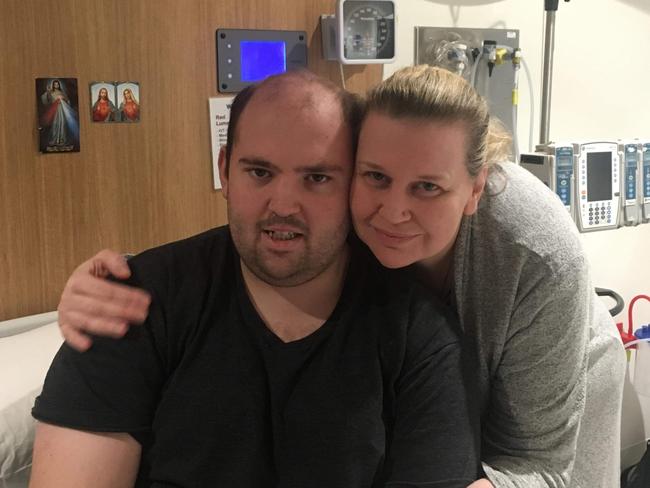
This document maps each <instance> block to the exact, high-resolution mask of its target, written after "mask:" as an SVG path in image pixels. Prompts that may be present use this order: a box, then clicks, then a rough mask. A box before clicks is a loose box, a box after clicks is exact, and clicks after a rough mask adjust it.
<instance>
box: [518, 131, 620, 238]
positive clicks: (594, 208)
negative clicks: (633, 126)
mask: <svg viewBox="0 0 650 488" xmlns="http://www.w3.org/2000/svg"><path fill="white" fill-rule="evenodd" d="M620 161H621V160H620V156H619V145H618V144H617V143H616V142H587V143H551V144H546V145H543V146H538V147H537V152H535V153H532V154H522V155H521V158H520V164H521V166H522V167H524V168H526V169H527V170H529V171H530V172H531V173H533V174H534V175H535V176H537V177H538V178H539V179H541V180H542V181H543V182H544V183H545V184H546V185H547V186H548V187H549V188H550V189H551V190H553V191H554V192H555V193H556V194H557V196H558V197H559V198H560V200H561V201H562V203H563V205H564V207H565V208H566V209H567V211H568V212H569V214H570V215H571V216H572V217H573V219H574V220H575V222H576V224H577V226H578V229H579V230H580V231H581V232H590V231H595V230H607V229H615V228H617V227H619V225H620V219H619V215H620V208H621V162H620Z"/></svg>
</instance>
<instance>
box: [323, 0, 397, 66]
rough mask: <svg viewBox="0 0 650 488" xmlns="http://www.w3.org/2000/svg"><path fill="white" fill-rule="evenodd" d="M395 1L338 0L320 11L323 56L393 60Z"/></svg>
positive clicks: (352, 60)
mask: <svg viewBox="0 0 650 488" xmlns="http://www.w3.org/2000/svg"><path fill="white" fill-rule="evenodd" d="M395 3H396V2H395V1H394V0H338V2H337V7H336V15H321V32H322V41H323V57H324V58H325V59H327V60H329V61H339V62H341V63H343V64H373V63H392V62H393V61H395V37H396V36H395V19H396V16H395Z"/></svg>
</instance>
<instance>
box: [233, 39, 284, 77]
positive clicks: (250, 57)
mask: <svg viewBox="0 0 650 488" xmlns="http://www.w3.org/2000/svg"><path fill="white" fill-rule="evenodd" d="M240 50H241V81H251V82H252V81H260V80H263V79H264V78H266V77H267V76H271V75H275V74H278V73H284V72H285V71H286V70H287V46H286V44H285V43H284V42H283V41H241V43H240Z"/></svg>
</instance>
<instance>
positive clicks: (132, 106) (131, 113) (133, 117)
mask: <svg viewBox="0 0 650 488" xmlns="http://www.w3.org/2000/svg"><path fill="white" fill-rule="evenodd" d="M119 110H120V119H121V120H122V122H137V121H138V120H140V105H139V104H138V101H137V100H136V99H135V97H134V96H133V92H132V91H131V89H130V88H125V89H124V92H122V103H120V109H119Z"/></svg>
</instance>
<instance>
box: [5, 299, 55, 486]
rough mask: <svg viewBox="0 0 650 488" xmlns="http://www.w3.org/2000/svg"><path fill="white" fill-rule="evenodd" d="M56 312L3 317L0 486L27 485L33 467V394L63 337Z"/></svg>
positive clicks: (37, 393)
mask: <svg viewBox="0 0 650 488" xmlns="http://www.w3.org/2000/svg"><path fill="white" fill-rule="evenodd" d="M56 320H57V313H56V312H48V313H43V314H39V315H32V316H29V317H21V318H18V319H13V320H6V321H3V322H0V488H26V487H27V484H28V481H29V474H30V472H31V466H32V445H33V443H34V427H35V422H34V419H33V418H32V416H31V409H32V406H33V405H34V399H35V398H36V397H37V396H38V395H39V394H40V392H41V389H42V387H43V380H44V379H45V374H46V373H47V370H48V368H49V366H50V363H51V362H52V359H53V358H54V355H55V354H56V352H57V351H58V349H59V347H60V346H61V343H62V342H63V339H62V338H61V334H60V333H59V327H58V324H57V322H56Z"/></svg>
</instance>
